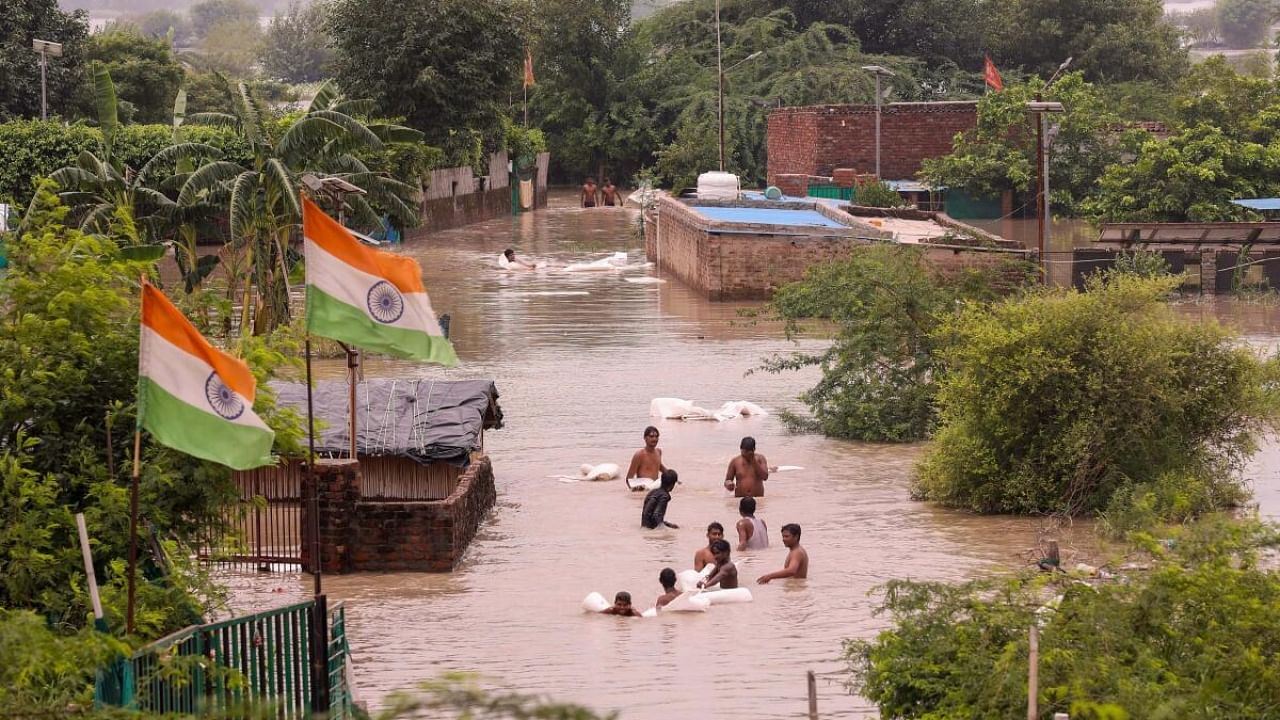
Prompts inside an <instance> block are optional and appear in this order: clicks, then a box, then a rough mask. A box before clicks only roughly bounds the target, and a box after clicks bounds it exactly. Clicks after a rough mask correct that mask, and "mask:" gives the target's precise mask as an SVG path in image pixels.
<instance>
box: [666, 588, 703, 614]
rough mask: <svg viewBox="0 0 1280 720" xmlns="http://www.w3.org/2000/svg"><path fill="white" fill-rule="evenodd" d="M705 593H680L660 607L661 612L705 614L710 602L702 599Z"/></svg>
mask: <svg viewBox="0 0 1280 720" xmlns="http://www.w3.org/2000/svg"><path fill="white" fill-rule="evenodd" d="M703 595H705V593H699V592H697V591H696V590H695V591H694V592H682V593H680V594H679V595H677V596H676V597H675V599H673V600H672V601H671V602H669V603H667V604H666V605H663V606H662V612H664V613H668V612H706V611H707V608H709V607H711V602H710V601H708V600H707V599H706V598H704V597H703Z"/></svg>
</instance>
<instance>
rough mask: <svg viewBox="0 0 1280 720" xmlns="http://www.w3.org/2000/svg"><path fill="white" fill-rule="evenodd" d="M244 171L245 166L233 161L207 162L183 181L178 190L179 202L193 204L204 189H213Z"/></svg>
mask: <svg viewBox="0 0 1280 720" xmlns="http://www.w3.org/2000/svg"><path fill="white" fill-rule="evenodd" d="M242 172H244V168H242V167H240V166H239V165H237V164H235V163H233V162H225V161H221V160H217V161H214V162H211V163H206V164H204V165H203V166H201V167H200V169H199V170H196V171H195V172H193V173H191V177H189V178H187V181H186V182H185V183H183V185H182V190H180V191H179V192H178V203H179V204H181V205H191V204H192V203H194V202H195V200H196V199H197V198H198V197H199V196H200V194H201V193H202V192H203V191H212V190H214V189H215V188H216V187H217V186H218V185H220V184H221V183H224V182H226V181H227V180H230V179H231V178H233V177H236V176H237V175H239V174H240V173H242Z"/></svg>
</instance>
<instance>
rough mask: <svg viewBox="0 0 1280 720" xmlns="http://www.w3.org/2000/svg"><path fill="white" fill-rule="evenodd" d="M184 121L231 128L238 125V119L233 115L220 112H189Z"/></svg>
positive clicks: (192, 123)
mask: <svg viewBox="0 0 1280 720" xmlns="http://www.w3.org/2000/svg"><path fill="white" fill-rule="evenodd" d="M186 122H187V123H188V124H190V125H212V126H214V127H225V128H232V129H234V128H236V127H238V126H239V125H240V119H239V118H237V117H236V116H235V115H232V114H230V113H220V112H202V113H191V114H190V115H188V116H187V118H186Z"/></svg>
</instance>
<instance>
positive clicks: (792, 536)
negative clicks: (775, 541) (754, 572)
mask: <svg viewBox="0 0 1280 720" xmlns="http://www.w3.org/2000/svg"><path fill="white" fill-rule="evenodd" d="M782 544H783V545H786V546H787V562H786V564H785V565H783V567H782V569H781V570H777V571H775V572H771V573H769V574H767V575H761V576H760V577H759V579H757V580H756V582H757V583H759V584H761V585H765V584H767V583H768V582H769V581H770V580H778V579H781V578H807V577H809V552H808V551H807V550H805V549H804V548H802V547H800V526H799V525H797V524H795V523H787V524H786V525H783V526H782Z"/></svg>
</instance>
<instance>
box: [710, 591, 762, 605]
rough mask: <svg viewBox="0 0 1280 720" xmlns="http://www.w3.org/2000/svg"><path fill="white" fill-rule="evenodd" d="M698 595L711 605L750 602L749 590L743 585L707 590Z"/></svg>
mask: <svg viewBox="0 0 1280 720" xmlns="http://www.w3.org/2000/svg"><path fill="white" fill-rule="evenodd" d="M698 597H701V598H702V599H704V600H706V601H707V602H708V603H709V604H711V605H725V604H728V603H749V602H751V591H750V590H748V589H747V588H744V587H736V588H731V589H729V590H707V591H705V592H703V593H702V594H701V595H699V596H698Z"/></svg>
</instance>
